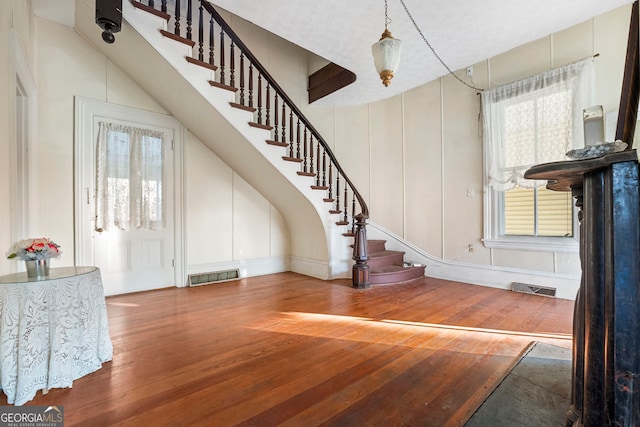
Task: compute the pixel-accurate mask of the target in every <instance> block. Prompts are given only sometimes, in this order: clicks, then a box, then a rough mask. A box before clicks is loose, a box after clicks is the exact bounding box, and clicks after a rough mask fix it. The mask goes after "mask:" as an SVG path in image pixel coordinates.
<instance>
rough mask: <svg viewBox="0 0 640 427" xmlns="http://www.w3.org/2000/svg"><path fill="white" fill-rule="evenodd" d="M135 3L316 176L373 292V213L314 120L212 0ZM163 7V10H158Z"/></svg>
mask: <svg viewBox="0 0 640 427" xmlns="http://www.w3.org/2000/svg"><path fill="white" fill-rule="evenodd" d="M131 3H132V4H133V5H134V6H135V7H137V8H140V9H144V10H147V11H148V12H151V13H154V14H155V15H158V16H161V17H162V18H164V19H166V20H167V23H168V26H169V27H171V26H172V27H173V32H170V31H161V32H162V33H163V34H164V35H165V36H167V37H170V38H172V39H175V40H178V41H181V42H183V43H185V44H187V45H190V46H191V47H193V48H194V49H192V50H193V51H194V57H187V58H186V59H187V61H189V62H190V63H192V64H195V65H199V66H202V67H206V68H209V69H211V70H214V71H215V72H216V73H215V75H216V78H217V80H212V81H210V82H209V83H210V84H211V85H212V86H215V87H219V88H223V89H227V90H230V91H233V92H235V93H236V94H237V95H236V101H237V102H234V103H231V105H232V106H233V107H235V108H240V109H243V110H246V111H250V112H253V113H254V120H255V121H254V122H252V123H249V124H250V125H251V126H254V127H257V128H261V129H266V130H269V131H271V138H270V139H269V140H267V141H266V142H267V143H268V144H271V145H276V146H282V147H285V150H286V155H285V156H283V160H285V161H290V162H297V163H299V164H300V171H298V174H299V175H301V176H309V177H313V178H314V182H313V185H312V186H311V188H313V189H315V190H320V191H325V192H326V197H325V198H324V201H325V202H327V203H330V204H331V207H330V209H329V212H330V213H331V214H335V215H337V216H338V221H336V224H337V225H344V226H348V225H349V224H350V225H351V228H350V231H348V232H347V233H344V234H345V235H352V236H354V239H355V240H354V245H353V259H354V261H355V264H354V266H353V274H352V280H353V287H355V288H358V289H363V288H368V287H369V286H370V282H369V266H368V265H367V260H368V253H367V237H366V223H367V219H368V218H369V209H368V207H367V204H366V202H365V201H364V199H363V197H362V195H361V194H360V193H359V192H358V190H357V189H356V187H355V186H354V185H353V183H352V182H351V180H350V179H349V177H348V176H347V174H346V173H345V172H344V170H343V168H342V167H341V166H340V163H339V162H338V160H337V159H336V157H335V155H334V154H333V152H332V151H331V149H330V148H329V146H328V144H327V143H326V141H325V140H324V139H323V138H322V136H321V135H320V133H319V132H318V131H317V130H316V129H315V128H314V127H313V125H312V124H311V122H310V121H309V120H308V119H307V118H306V117H305V116H304V114H303V113H302V112H301V111H300V109H299V108H298V107H297V106H296V105H295V103H294V102H293V101H292V100H291V99H290V98H289V96H288V95H287V94H286V93H285V91H284V90H283V89H282V88H281V87H280V85H278V83H277V82H276V81H275V79H274V78H273V77H272V76H271V74H269V72H268V71H267V70H266V68H265V67H264V66H263V65H262V64H261V63H260V61H258V59H257V58H256V57H255V56H254V55H253V53H251V51H250V50H249V48H248V47H247V46H246V45H245V44H244V43H243V42H242V40H240V38H239V37H238V36H237V35H236V33H235V32H234V31H233V30H232V29H231V28H230V27H229V25H228V24H227V23H226V22H225V20H224V19H223V18H222V16H220V14H219V13H218V12H217V11H216V10H215V9H214V7H213V6H212V5H211V4H210V3H209V2H207V1H206V0H182V1H181V0H170V1H169V2H167V0H161V1H158V0H155V1H154V0H147V2H146V3H147V4H144V3H142V2H140V1H137V0H131ZM158 3H159V7H160V8H159V9H156V4H158ZM194 5H195V8H194ZM170 11H173V13H174V14H173V15H171V14H170ZM194 16H195V17H196V19H195V22H194ZM194 27H195V29H194ZM356 204H357V205H358V207H359V209H358V210H359V212H357V211H358V210H357V209H356ZM349 205H350V206H349Z"/></svg>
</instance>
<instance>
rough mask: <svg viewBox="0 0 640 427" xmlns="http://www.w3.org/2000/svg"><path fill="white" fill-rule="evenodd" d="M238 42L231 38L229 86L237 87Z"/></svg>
mask: <svg viewBox="0 0 640 427" xmlns="http://www.w3.org/2000/svg"><path fill="white" fill-rule="evenodd" d="M235 74H236V44H235V43H234V42H233V39H231V45H230V46H229V86H231V87H236V75H235Z"/></svg>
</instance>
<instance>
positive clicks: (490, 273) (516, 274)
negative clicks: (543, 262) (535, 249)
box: [367, 222, 580, 299]
mask: <svg viewBox="0 0 640 427" xmlns="http://www.w3.org/2000/svg"><path fill="white" fill-rule="evenodd" d="M367 238H368V239H371V240H385V241H386V247H387V249H391V250H396V251H403V252H405V256H404V259H405V261H408V262H417V263H420V264H423V265H425V266H426V269H425V276H427V277H435V278H438V279H444V280H453V281H458V282H464V283H471V284H474V285H481V286H488V287H492V288H500V289H511V286H512V283H513V282H520V283H531V284H540V285H544V286H552V287H555V288H557V290H558V293H557V294H556V296H557V297H558V298H564V299H575V297H576V293H577V292H578V287H579V286H580V276H577V277H576V276H575V275H572V274H561V273H550V272H545V271H537V270H525V269H518V268H511V267H500V266H494V265H482V264H472V263H467V262H459V261H449V260H444V259H442V258H439V257H436V256H433V255H430V254H429V253H427V252H425V251H424V250H422V249H420V248H418V247H417V246H415V245H413V244H411V243H410V242H408V241H406V240H404V239H403V238H402V237H400V236H398V235H397V234H394V233H392V232H391V231H389V230H386V229H385V228H383V227H381V226H380V225H378V224H376V223H373V222H370V223H369V224H368V227H367Z"/></svg>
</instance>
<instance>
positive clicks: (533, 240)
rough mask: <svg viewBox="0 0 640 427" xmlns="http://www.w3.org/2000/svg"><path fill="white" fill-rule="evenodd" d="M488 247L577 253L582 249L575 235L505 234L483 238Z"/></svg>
mask: <svg viewBox="0 0 640 427" xmlns="http://www.w3.org/2000/svg"><path fill="white" fill-rule="evenodd" d="M482 242H483V244H484V246H485V247H486V248H495V249H513V250H522V251H538V252H563V253H572V254H577V253H578V252H579V250H580V245H579V243H578V239H577V238H575V237H527V236H503V237H499V238H495V239H483V240H482Z"/></svg>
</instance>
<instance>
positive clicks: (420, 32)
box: [384, 0, 484, 92]
mask: <svg viewBox="0 0 640 427" xmlns="http://www.w3.org/2000/svg"><path fill="white" fill-rule="evenodd" d="M400 3H402V7H404V11H405V12H407V16H409V19H410V20H411V23H413V26H414V27H415V29H416V31H418V34H420V37H422V40H424V42H425V43H426V44H427V46H429V49H431V52H433V54H434V55H435V57H436V58H438V61H440V63H441V64H442V66H443V67H444V68H446V69H447V71H448V72H449V74H451V75H452V76H453V77H455V78H456V80H458V81H459V82H460V83H462V84H463V85H465V86H467V87H470V88H471V89H474V90H476V91H478V92H482V91H484V89H480V88H479V87H475V86H474V85H470V84H469V83H467V82H465V81H464V80H462V79H461V78H460V77H458V76H457V75H456V74H455V73H454V72H453V71H452V70H451V68H449V66H448V65H447V64H445V63H444V61H443V60H442V58H440V55H438V54H437V53H436V51H435V49H434V48H433V46H431V43H429V40H427V38H426V37H425V36H424V34H422V31H421V30H420V27H418V24H416V21H415V19H413V16H412V15H411V12H409V9H408V8H407V5H406V4H405V3H404V0H400ZM384 8H385V14H386V13H387V0H385V1H384Z"/></svg>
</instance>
